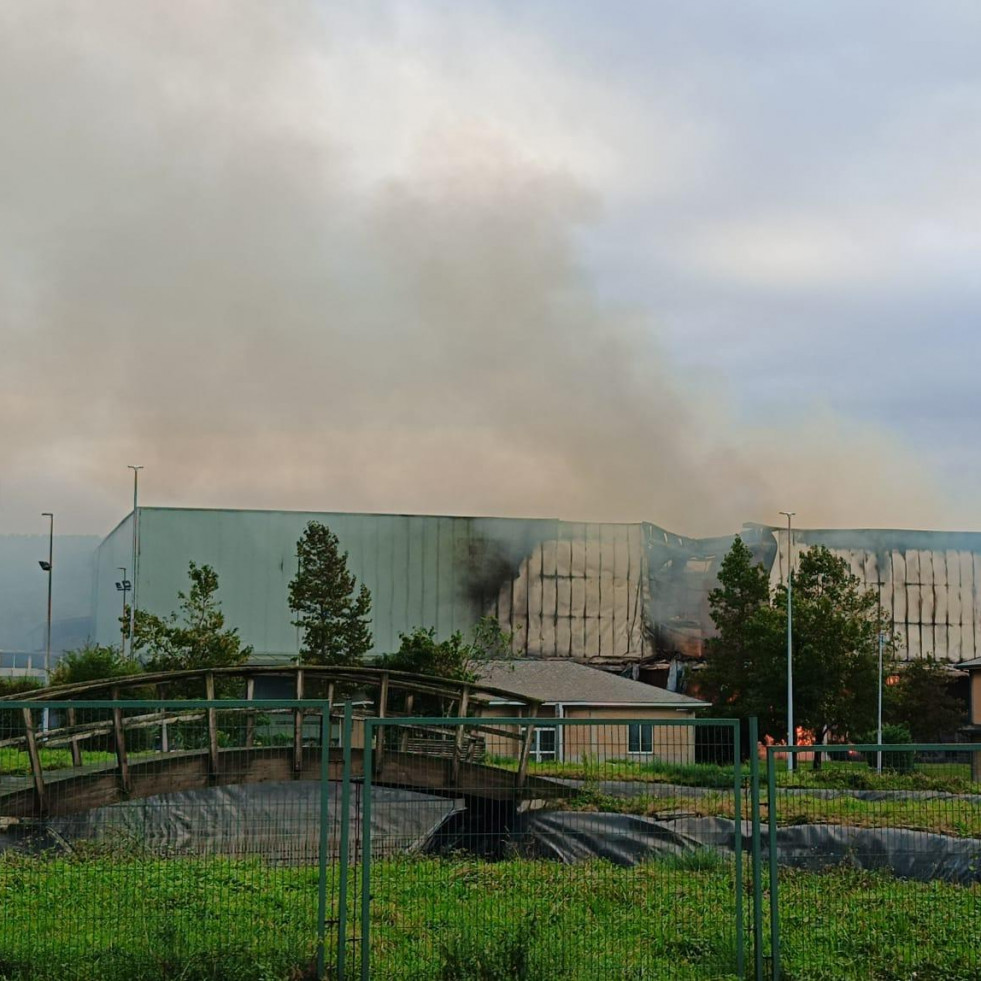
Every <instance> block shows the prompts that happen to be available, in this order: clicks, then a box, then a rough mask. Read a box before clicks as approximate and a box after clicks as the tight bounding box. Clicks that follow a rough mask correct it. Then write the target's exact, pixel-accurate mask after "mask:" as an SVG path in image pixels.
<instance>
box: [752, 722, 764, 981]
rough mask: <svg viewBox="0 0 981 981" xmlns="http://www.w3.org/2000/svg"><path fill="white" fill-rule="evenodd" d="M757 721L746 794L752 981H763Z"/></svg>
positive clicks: (758, 739)
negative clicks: (749, 828) (749, 831)
mask: <svg viewBox="0 0 981 981" xmlns="http://www.w3.org/2000/svg"><path fill="white" fill-rule="evenodd" d="M759 742H760V732H759V722H758V720H757V718H756V716H755V715H754V716H753V717H752V718H751V719H750V720H749V794H750V817H751V819H752V822H753V839H752V846H751V847H752V863H753V867H752V875H753V962H754V976H755V978H756V981H763V869H762V861H761V856H760V754H759Z"/></svg>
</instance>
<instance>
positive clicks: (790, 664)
mask: <svg viewBox="0 0 981 981" xmlns="http://www.w3.org/2000/svg"><path fill="white" fill-rule="evenodd" d="M780 513H781V514H783V515H786V517H787V748H788V750H790V752H788V753H787V769H788V770H793V769H794V753H793V749H792V747H793V746H794V745H795V743H796V738H795V732H794V618H793V604H794V538H793V535H794V532H793V528H792V527H791V521H790V519H791V518H793V516H794V515H795V514H796V513H797V512H796V511H781V512H780Z"/></svg>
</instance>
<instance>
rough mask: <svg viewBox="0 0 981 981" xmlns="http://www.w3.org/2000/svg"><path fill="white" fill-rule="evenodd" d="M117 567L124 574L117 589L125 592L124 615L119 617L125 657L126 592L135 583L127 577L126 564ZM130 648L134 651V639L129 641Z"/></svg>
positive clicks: (117, 584)
mask: <svg viewBox="0 0 981 981" xmlns="http://www.w3.org/2000/svg"><path fill="white" fill-rule="evenodd" d="M116 568H117V569H118V570H119V571H120V572H121V573H122V574H123V578H122V580H121V581H120V582H117V583H116V589H117V590H118V591H119V592H121V593H122V594H123V615H122V616H121V617H120V618H119V622H120V624H121V625H122V632H123V642H122V647H121V648H120V650H121V651H122V653H123V656H124V657H125V655H126V594H127V593H128V592H129V590H130V587H131V586H132V585H133V584H132V583H131V582H130V581H129V580H128V579H127V578H126V566H124V565H117V566H116ZM129 649H130V653H132V650H133V642H132V640H131V641H130V642H129Z"/></svg>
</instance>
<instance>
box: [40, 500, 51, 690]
mask: <svg viewBox="0 0 981 981" xmlns="http://www.w3.org/2000/svg"><path fill="white" fill-rule="evenodd" d="M41 517H42V518H47V519H48V561H47V562H45V561H44V560H43V559H42V560H40V561H39V562H38V565H39V566H40V567H41V571H42V572H46V573H47V574H48V629H47V631H46V639H45V644H44V683H45V684H46V685H48V684H51V579H52V576H53V570H54V520H55V519H54V515H53V514H52V513H51V512H50V511H42V512H41Z"/></svg>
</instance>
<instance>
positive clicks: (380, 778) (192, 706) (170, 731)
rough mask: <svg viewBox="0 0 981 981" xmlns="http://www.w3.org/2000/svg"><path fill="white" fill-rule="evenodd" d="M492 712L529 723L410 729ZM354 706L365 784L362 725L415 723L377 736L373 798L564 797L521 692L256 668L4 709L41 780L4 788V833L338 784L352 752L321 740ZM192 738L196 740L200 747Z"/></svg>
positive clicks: (154, 678) (43, 697) (130, 684)
mask: <svg viewBox="0 0 981 981" xmlns="http://www.w3.org/2000/svg"><path fill="white" fill-rule="evenodd" d="M257 682H259V687H260V697H257V695H256V686H257ZM262 689H265V691H266V692H272V691H275V692H276V695H275V697H274V698H271V697H266V698H264V697H261V696H262V694H263V692H262ZM492 699H494V700H504V701H506V702H508V703H510V706H513V707H514V708H515V709H516V710H517V714H518V715H520V716H521V718H519V719H516V720H515V725H514V726H507V727H503V726H492V725H487V724H484V723H482V722H481V721H480V719H479V718H478V717H475V716H474V717H473V721H472V723H471V722H470V721H468V722H467V723H466V724H460V725H454V726H445V727H433V726H428V727H427V726H423V725H418V726H414V725H412V723H411V719H412V718H413V717H414V716H419V715H430V716H432V715H441V716H446V717H448V718H453V717H457V718H465V717H466V718H468V719H469V718H470V717H471V716H473V713H474V712H475V711H479V709H480V707H481V706H482V705H486V704H487V702H488V701H490V700H492ZM18 700H20V701H18ZM151 700H152V701H151ZM28 701H29V704H28ZM299 701H303V702H305V703H306V704H303V705H299V704H296V703H297V702H299ZM5 702H6V703H8V704H9V708H5V707H4V703H5ZM345 702H351V703H353V704H354V705H355V706H356V713H355V720H354V725H353V727H352V729H351V746H350V766H351V774H352V776H354V777H355V778H358V777H363V776H364V758H365V753H364V725H363V720H364V719H365V718H369V717H374V718H390V719H393V720H394V719H401V718H404V719H405V720H406V722H405V723H404V724H399V725H393V726H382V727H377V728H376V729H375V739H374V744H373V746H372V771H373V772H372V783H373V784H375V785H379V786H388V787H400V788H404V789H411V790H415V791H422V792H425V793H432V794H437V795H441V796H453V797H461V796H463V797H474V798H481V799H483V800H487V801H499V802H516V801H517V800H518V799H519V798H523V799H527V798H529V797H532V798H542V797H546V798H547V797H553V796H556V794H557V793H559V792H560V791H562V790H563V788H560V787H559V786H558V785H557V784H556V783H555V782H553V781H549V780H544V779H541V778H535V777H529V775H528V773H527V764H528V758H529V755H530V750H531V745H532V740H533V736H534V725H533V724H531V722H532V720H533V719H534V718H535V717H536V716H537V715H538V708H539V706H538V704H537V703H535V702H532V701H529V700H528V699H526V698H523V697H521V696H519V695H517V694H515V693H513V692H510V691H507V690H505V689H500V688H492V687H487V686H482V685H480V684H476V683H463V682H456V681H447V680H446V679H440V678H432V677H426V676H422V675H415V674H407V673H403V672H395V671H386V670H383V669H377V668H349V667H345V668H335V667H317V666H310V665H302V666H282V665H255V664H250V665H244V666H241V667H234V668H222V669H213V670H203V671H179V672H166V673H157V674H139V675H133V676H131V677H126V678H114V679H111V680H107V681H92V682H85V683H82V684H75V685H62V686H58V687H51V688H44V689H39V690H37V691H31V692H29V693H28V694H27V695H18V696H6V697H3V698H0V749H3V748H17V749H22V750H23V751H24V752H25V754H26V757H27V760H28V762H29V769H30V773H29V775H27V776H25V777H23V778H20V779H16V778H9V777H7V778H3V779H2V782H0V821H2V820H4V819H7V820H11V819H13V820H16V819H25V818H27V819H29V818H42V817H46V816H59V815H65V814H72V813H78V812H80V811H86V810H89V809H91V808H96V807H103V806H105V805H107V804H113V803H119V802H121V801H127V800H134V799H139V798H145V797H152V796H156V795H159V794H168V793H174V792H177V791H185V790H193V789H201V788H206V787H216V786H228V785H233V784H253V783H266V782H270V781H282V780H313V781H319V780H321V779H322V776H323V773H324V759H323V754H324V753H327V761H326V764H327V773H328V778H329V779H331V780H339V779H340V778H341V768H342V765H343V752H344V750H343V747H342V746H340V745H328V746H323V745H321V741H322V740H321V739H320V734H321V733H322V732H323V731H324V728H323V713H324V712H326V713H328V717H329V719H330V720H331V721H330V725H329V726H327V727H326V728H327V731H328V732H334V731H335V729H336V728H339V727H338V724H337V720H339V718H340V716H341V714H342V713H343V703H345ZM10 703H14V704H10ZM223 703H227V704H223ZM45 706H48V711H45ZM271 732H273V737H272V738H270V733H271ZM188 733H193V737H194V738H193V739H190V740H188V739H187V734H188ZM488 736H490V737H492V738H494V739H495V740H496V742H497V744H498V745H502V744H503V745H511V746H512V747H513V752H509V754H508V755H511V756H513V757H514V759H515V765H514V766H512V767H495V766H488V765H485V764H484V763H483V762H482V757H483V753H482V747H483V745H485V740H486V738H487V737H488ZM178 737H182V738H178ZM188 742H191V743H193V748H188V747H187V743H188ZM329 742H331V743H339V742H340V740H339V739H330V740H329ZM109 747H111V748H109ZM59 748H60V749H63V750H64V749H67V750H69V751H70V754H71V765H70V766H66V767H63V768H59V769H49V768H45V765H44V764H45V762H46V760H45V756H44V754H43V753H42V751H43V750H45V749H59ZM107 748H109V750H108V753H107V751H106V750H107ZM86 757H88V761H86ZM567 792H568V791H567V790H564V793H567Z"/></svg>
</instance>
